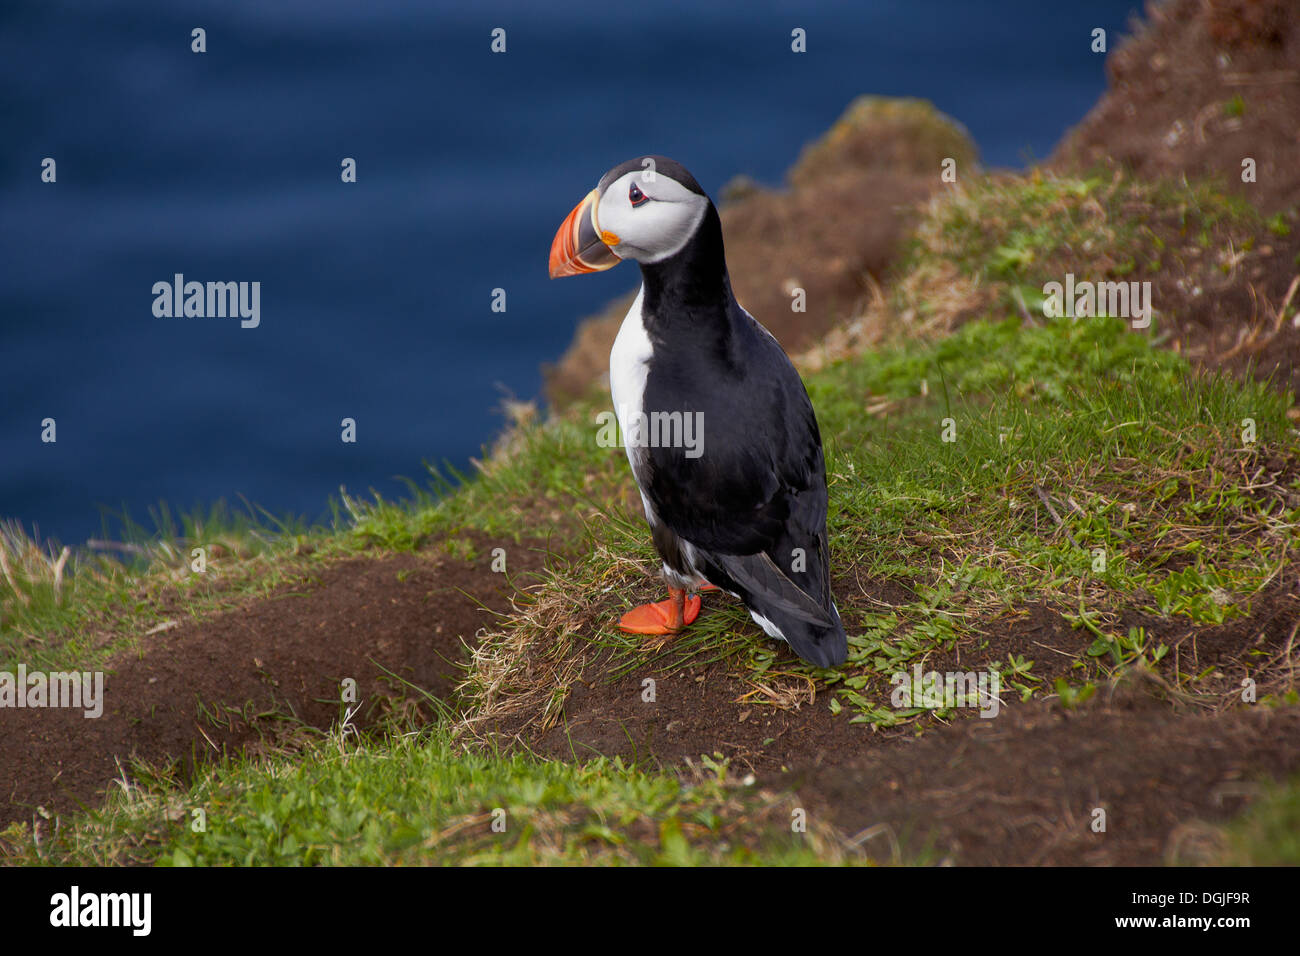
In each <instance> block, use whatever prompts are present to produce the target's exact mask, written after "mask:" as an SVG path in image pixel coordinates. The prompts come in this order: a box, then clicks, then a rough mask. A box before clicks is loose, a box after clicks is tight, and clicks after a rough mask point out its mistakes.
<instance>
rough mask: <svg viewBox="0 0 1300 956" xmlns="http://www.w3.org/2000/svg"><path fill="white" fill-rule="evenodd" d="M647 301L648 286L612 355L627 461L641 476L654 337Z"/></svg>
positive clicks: (611, 379)
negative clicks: (645, 317)
mask: <svg viewBox="0 0 1300 956" xmlns="http://www.w3.org/2000/svg"><path fill="white" fill-rule="evenodd" d="M643 298H645V286H642V287H641V291H640V292H638V293H637V297H636V301H635V302H633V303H632V308H630V309H629V310H628V313H627V316H626V317H625V318H624V319H623V324H622V325H621V326H620V327H619V330H618V338H616V339H614V347H613V348H612V349H611V350H610V353H609V393H610V396H611V397H612V398H613V400H614V414H615V415H617V416H618V427H619V428H620V429H621V430H622V432H623V441H624V443H625V444H626V450H627V460H628V462H629V463H630V464H631V465H632V474H633V475H634V476H636V477H637V483H638V484H640V476H639V475H637V457H638V456H637V455H635V454H634V452H636V451H637V448H636V447H635V446H636V442H637V431H638V430H637V421H638V418H639V417H640V415H641V412H642V411H643V405H644V398H645V380H646V373H647V372H648V365H647V363H648V362H649V361H650V352H651V349H650V336H649V335H648V334H646V330H645V325H644V323H643V322H642V321H641V300H642V299H643Z"/></svg>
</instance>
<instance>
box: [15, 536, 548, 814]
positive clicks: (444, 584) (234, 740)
mask: <svg viewBox="0 0 1300 956" xmlns="http://www.w3.org/2000/svg"><path fill="white" fill-rule="evenodd" d="M467 537H470V538H471V540H473V536H467ZM480 550H481V551H482V552H483V553H484V554H488V553H490V548H486V549H483V548H480ZM542 564H543V554H542V553H541V552H540V551H539V550H538V549H535V548H533V547H530V546H527V545H523V546H519V547H515V548H511V549H510V553H509V568H510V574H509V576H507V575H506V574H502V573H497V572H494V571H493V570H492V569H491V567H490V562H489V561H488V560H487V559H486V558H483V559H479V560H474V561H468V560H463V559H460V558H455V557H451V556H450V555H448V554H447V553H446V552H445V551H443V550H440V549H435V548H429V549H426V550H424V551H421V552H418V553H415V554H396V555H388V556H384V557H378V558H376V557H357V558H352V559H348V560H345V561H342V562H340V563H338V564H334V565H332V566H330V567H328V568H326V569H324V570H322V571H320V572H319V573H317V574H316V575H315V576H314V577H313V578H311V579H309V580H307V581H305V582H302V583H299V584H296V585H291V586H289V587H286V588H282V589H280V590H279V591H278V592H276V593H274V594H272V595H270V596H269V597H260V598H257V599H255V600H249V601H247V602H246V603H244V604H243V606H241V607H237V608H236V609H234V610H230V611H226V612H224V613H221V614H217V615H215V616H212V617H207V618H203V619H197V620H194V619H189V620H187V619H183V613H184V612H183V611H181V612H180V614H179V615H178V616H179V617H182V619H181V620H179V621H178V622H177V624H176V626H174V627H171V628H168V629H166V630H161V631H159V632H157V633H154V634H150V635H148V636H146V637H144V638H142V640H141V647H140V649H139V650H138V651H135V650H133V651H128V652H125V653H122V654H120V655H118V656H117V657H116V659H114V660H112V661H111V662H109V664H108V665H106V666H105V667H104V668H103V670H104V671H105V678H104V691H103V700H104V710H103V714H102V716H100V717H97V718H87V717H86V716H85V715H84V713H83V711H81V710H73V709H42V710H27V709H22V710H18V709H5V710H4V711H3V712H0V731H2V732H0V829H2V828H3V827H4V826H5V825H6V824H8V823H11V822H14V821H23V820H27V821H30V820H32V818H33V816H34V815H40V811H39V810H38V808H44V810H45V811H46V812H47V813H50V814H53V813H58V812H67V811H70V810H73V809H76V808H77V807H85V806H89V807H93V806H97V805H99V803H100V802H101V795H102V794H103V792H104V791H105V790H106V789H108V788H110V787H111V786H113V785H114V781H115V780H116V779H118V778H120V777H122V776H123V773H124V768H127V769H129V767H130V765H131V762H132V761H134V760H140V761H143V762H145V763H148V764H150V765H152V766H167V765H177V764H179V765H180V768H181V769H182V770H183V772H185V773H189V772H192V770H193V768H194V764H195V761H196V760H200V761H202V760H212V759H216V758H219V757H221V756H222V755H223V754H226V753H235V752H238V751H240V750H249V749H250V748H252V749H255V748H256V747H257V746H258V745H259V742H260V741H261V740H263V739H264V738H265V739H268V740H270V741H273V742H274V743H276V744H279V745H283V744H285V743H286V742H287V741H288V740H290V739H291V738H292V735H293V734H294V733H296V732H301V730H302V729H303V728H304V727H309V728H316V729H319V730H323V729H327V728H329V727H330V726H331V725H332V724H336V723H337V722H338V721H339V718H340V717H341V716H342V709H341V703H340V700H341V696H342V694H341V686H342V684H341V682H342V681H343V680H344V679H345V678H352V679H354V680H355V681H356V684H357V692H356V701H357V703H358V704H359V705H360V709H359V710H358V712H357V713H356V715H355V716H354V718H353V721H352V722H353V723H354V724H356V725H357V726H359V727H366V726H368V725H371V724H373V723H374V722H375V721H376V720H378V719H379V718H381V717H383V716H384V715H385V714H386V713H391V711H392V710H393V708H408V709H410V708H421V707H424V706H425V704H424V700H425V699H424V698H423V697H422V695H420V694H419V693H418V692H416V691H414V690H411V689H410V688H409V687H407V686H406V685H404V684H403V683H402V681H407V682H409V683H410V684H412V685H414V686H415V687H417V688H420V689H421V690H424V691H427V692H429V693H430V694H433V695H434V696H437V697H439V698H442V699H445V700H447V701H451V700H452V699H453V693H452V692H453V690H454V688H455V685H456V683H457V681H458V680H459V679H460V677H461V674H462V665H463V664H464V662H465V660H466V659H467V657H468V654H467V650H466V648H467V646H472V645H473V644H474V643H475V642H476V637H477V634H478V632H479V631H480V629H482V628H485V627H488V626H490V625H492V624H493V623H494V622H495V617H496V615H498V614H501V613H505V612H506V611H508V610H509V609H510V603H511V598H512V596H513V595H514V594H515V593H516V588H517V587H521V586H524V585H525V584H526V583H527V582H528V581H529V580H530V576H531V575H532V574H533V573H534V572H536V571H538V570H539V569H540V568H541V567H542ZM394 675H395V676H394Z"/></svg>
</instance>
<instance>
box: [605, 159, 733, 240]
mask: <svg viewBox="0 0 1300 956" xmlns="http://www.w3.org/2000/svg"><path fill="white" fill-rule="evenodd" d="M633 186H635V187H636V188H637V190H639V191H640V194H641V196H643V197H645V198H644V199H642V200H640V201H638V202H637V204H636V205H633V201H634V200H633V198H632V196H633V195H634V194H633V192H632V187H633ZM708 206H709V201H708V199H706V198H705V197H704V196H701V195H700V194H699V193H694V192H691V191H690V190H689V189H687V188H686V187H685V186H683V185H682V184H681V183H679V182H677V181H676V180H675V179H670V178H669V177H667V176H665V175H664V174H663V173H655V174H654V179H653V180H652V181H647V179H646V173H645V170H639V169H634V170H632V171H630V172H627V173H624V174H623V175H622V176H620V177H619V178H618V179H616V180H614V181H613V182H612V183H610V184H609V186H608V187H607V188H606V189H605V191H604V192H603V193H601V196H600V205H599V206H598V207H597V209H596V219H597V221H598V222H599V223H600V229H601V231H602V232H606V233H613V234H614V235H616V236H618V239H619V241H618V243H617V244H616V245H613V246H611V247H610V248H611V249H613V250H614V252H615V253H616V254H617V255H618V256H620V257H621V258H623V259H634V260H636V261H637V262H659V261H661V260H663V259H667V258H668V257H669V256H671V255H673V254H675V253H676V252H678V251H679V250H680V249H681V248H682V246H684V245H686V243H687V241H688V240H689V239H690V238H691V236H693V235H694V234H695V230H696V229H697V228H698V227H699V225H700V220H701V219H703V218H704V211H705V210H706V209H708Z"/></svg>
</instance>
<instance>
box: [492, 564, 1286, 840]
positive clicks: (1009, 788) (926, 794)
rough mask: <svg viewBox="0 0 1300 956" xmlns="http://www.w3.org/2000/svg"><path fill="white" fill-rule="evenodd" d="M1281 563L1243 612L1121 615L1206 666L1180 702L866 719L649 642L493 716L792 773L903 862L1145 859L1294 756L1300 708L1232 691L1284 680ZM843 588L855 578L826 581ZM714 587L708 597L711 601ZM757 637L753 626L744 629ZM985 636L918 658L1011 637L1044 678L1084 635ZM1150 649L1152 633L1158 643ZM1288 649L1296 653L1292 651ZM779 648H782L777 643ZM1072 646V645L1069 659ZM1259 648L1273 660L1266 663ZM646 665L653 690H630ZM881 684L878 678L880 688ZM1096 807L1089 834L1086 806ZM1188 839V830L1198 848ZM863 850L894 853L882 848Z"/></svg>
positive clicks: (995, 625) (565, 745) (605, 747)
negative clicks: (919, 719) (893, 845)
mask: <svg viewBox="0 0 1300 956" xmlns="http://www.w3.org/2000/svg"><path fill="white" fill-rule="evenodd" d="M1294 570H1295V569H1293V571H1292V572H1290V573H1288V574H1287V575H1286V576H1285V577H1286V580H1287V581H1290V584H1287V583H1285V582H1284V581H1282V580H1279V581H1278V582H1276V583H1275V584H1274V585H1273V586H1271V588H1270V589H1268V590H1266V591H1265V592H1263V593H1262V594H1260V595H1258V596H1256V598H1255V599H1254V600H1253V602H1252V604H1251V608H1250V614H1249V616H1248V617H1243V618H1238V619H1235V620H1232V621H1229V622H1227V623H1225V624H1223V625H1219V626H1215V627H1197V626H1193V625H1191V624H1190V623H1188V622H1187V621H1186V619H1163V618H1158V617H1152V616H1149V615H1142V616H1139V617H1133V616H1131V615H1130V616H1128V617H1121V619H1120V621H1119V624H1118V625H1117V626H1118V627H1123V628H1127V627H1129V626H1143V627H1145V628H1146V629H1147V633H1148V634H1149V635H1151V637H1152V638H1153V641H1160V642H1164V643H1166V644H1168V645H1169V646H1170V648H1171V650H1170V652H1169V656H1168V657H1167V659H1166V660H1167V661H1172V660H1174V659H1175V654H1177V660H1178V665H1179V667H1180V669H1181V671H1182V672H1183V673H1192V674H1197V673H1201V672H1202V671H1205V670H1214V671H1215V672H1214V673H1212V674H1211V675H1209V676H1208V677H1207V678H1206V679H1205V680H1204V681H1202V682H1201V683H1200V684H1198V685H1197V687H1198V689H1199V690H1201V691H1203V692H1204V693H1203V696H1197V697H1196V698H1194V699H1193V698H1191V697H1189V696H1188V695H1186V694H1184V693H1182V692H1179V691H1176V690H1173V689H1171V688H1170V687H1169V686H1168V685H1167V684H1166V683H1165V681H1164V680H1163V679H1162V678H1160V677H1158V676H1149V675H1148V673H1147V672H1145V671H1141V670H1137V671H1130V672H1129V673H1130V674H1132V675H1134V676H1132V677H1130V678H1128V679H1127V680H1126V681H1124V682H1122V683H1121V684H1119V685H1116V684H1111V683H1103V684H1102V685H1101V686H1100V689H1099V691H1098V693H1097V695H1096V696H1095V697H1094V699H1093V700H1092V701H1090V702H1089V703H1088V704H1087V705H1085V706H1083V707H1081V708H1078V709H1074V710H1067V709H1065V708H1063V707H1062V706H1061V705H1060V704H1059V702H1057V701H1055V700H1050V699H1049V700H1045V701H1044V700H1038V701H1033V702H1031V703H1028V704H1020V703H1019V702H1018V701H1016V700H1015V695H1014V694H1012V693H1010V692H1008V691H1006V689H1004V692H1003V699H1004V704H1003V707H1002V710H1001V712H1000V714H999V715H998V716H997V717H995V718H993V719H980V718H978V717H975V716H962V717H959V718H956V719H954V720H953V721H952V722H951V723H946V722H941V721H938V720H936V719H929V720H927V721H926V722H925V724H924V728H925V729H926V731H927V732H926V733H925V734H924V736H918V731H919V730H920V729H922V728H921V725H919V724H908V725H903V726H900V727H895V728H891V729H887V730H872V729H871V728H869V727H867V726H864V725H855V724H851V723H850V722H849V710H848V708H845V710H844V711H843V712H842V713H841V714H839V715H838V716H837V715H833V714H832V713H831V712H830V709H829V706H828V694H827V689H826V688H817V687H814V686H813V685H812V684H811V683H810V682H808V681H806V680H804V679H801V678H796V677H784V678H782V677H777V678H774V679H772V680H769V681H767V682H766V684H765V685H763V686H760V685H759V684H758V683H756V682H751V681H747V680H744V679H741V678H740V677H738V676H737V675H736V674H735V672H734V670H733V668H732V667H729V666H728V664H727V663H726V662H725V661H721V662H712V663H709V664H705V665H686V666H677V665H675V664H674V663H673V657H672V654H671V652H664V653H661V654H659V655H658V656H655V655H648V656H647V659H646V660H645V661H644V662H643V663H641V664H639V665H638V666H637V667H636V668H635V669H634V670H632V671H630V672H628V673H626V674H625V675H624V676H621V677H618V678H614V679H611V677H610V674H611V669H610V662H609V660H608V659H601V660H598V661H596V662H594V663H593V664H591V665H589V666H588V668H587V670H586V671H585V672H584V674H583V676H582V678H581V679H580V680H579V681H578V682H576V683H575V684H574V685H573V687H572V688H571V691H570V694H569V697H568V698H567V700H566V702H565V705H564V711H563V715H562V718H561V720H560V721H559V722H558V723H557V724H555V725H554V726H551V727H549V728H542V727H540V726H538V725H536V724H532V725H527V724H524V723H522V722H515V723H512V724H509V725H507V724H503V725H500V726H498V727H496V728H495V730H496V732H497V733H499V734H501V735H502V736H503V737H505V738H513V737H516V735H518V736H519V737H520V738H521V739H522V740H523V741H524V742H525V743H526V744H527V745H528V746H529V747H530V748H532V749H533V750H534V751H536V752H537V753H538V754H540V755H542V756H545V757H551V758H555V759H583V758H587V757H591V756H594V755H596V754H605V755H608V756H615V755H618V756H621V757H623V758H625V759H630V760H634V761H637V762H639V763H641V764H642V765H646V766H664V767H674V766H679V765H680V764H681V762H682V761H683V760H698V758H699V757H700V756H701V755H712V754H715V753H721V754H723V755H724V756H726V757H728V758H730V760H731V761H732V768H733V773H734V772H737V771H738V772H740V773H753V774H755V775H756V778H757V783H758V784H759V785H760V786H764V787H768V788H771V789H775V790H782V789H786V788H793V789H794V790H795V791H796V793H797V795H798V797H799V799H800V800H801V801H803V802H804V805H805V806H807V807H808V808H809V809H810V812H812V813H816V814H820V815H822V819H823V820H825V821H829V822H831V823H832V824H833V825H834V826H836V827H838V828H839V829H840V830H842V831H843V832H845V833H846V834H848V835H852V834H855V833H859V832H860V831H863V830H866V829H867V828H869V827H875V826H877V825H880V824H883V825H885V826H884V827H882V828H881V829H880V830H879V832H880V833H882V834H883V833H886V832H888V833H892V834H893V836H894V838H895V839H896V840H898V841H900V842H901V844H902V854H903V857H904V858H906V859H917V858H918V856H920V857H922V858H927V859H932V860H938V859H949V860H952V861H954V862H957V863H963V864H1007V863H1013V864H1044V863H1046V864H1073V865H1084V864H1107V865H1114V864H1124V865H1136V864H1154V863H1161V862H1165V861H1166V860H1167V859H1173V858H1174V857H1177V858H1178V859H1180V860H1185V858H1186V857H1187V855H1188V854H1192V853H1194V852H1197V851H1196V850H1195V848H1194V847H1192V846H1191V845H1190V844H1188V845H1184V844H1187V842H1188V841H1189V840H1191V841H1192V842H1193V843H1195V839H1193V838H1197V839H1199V838H1200V837H1201V835H1202V831H1201V830H1200V829H1198V827H1199V826H1200V823H1198V822H1197V821H1202V822H1217V821H1223V820H1226V819H1228V818H1230V817H1232V816H1234V815H1235V814H1237V813H1238V812H1240V810H1241V809H1242V808H1243V807H1244V805H1245V802H1246V799H1245V798H1247V797H1249V796H1250V795H1251V794H1252V793H1253V792H1254V789H1253V788H1254V785H1255V783H1256V782H1257V780H1260V779H1270V778H1276V777H1282V776H1285V775H1287V774H1291V773H1294V772H1297V771H1298V770H1300V708H1296V707H1294V706H1291V707H1280V708H1276V709H1274V708H1272V707H1270V706H1268V705H1265V704H1255V705H1244V704H1240V703H1239V702H1238V697H1237V691H1238V689H1239V686H1240V679H1241V677H1242V676H1243V675H1245V674H1247V673H1249V674H1252V675H1254V676H1255V677H1256V679H1257V680H1258V681H1259V691H1258V694H1259V697H1260V698H1261V699H1262V698H1263V697H1264V696H1265V695H1267V694H1269V693H1277V692H1279V691H1280V690H1282V689H1285V688H1286V687H1290V686H1293V685H1294V654H1295V653H1296V648H1295V640H1296V631H1295V628H1296V626H1297V623H1300V595H1297V594H1296V593H1294V592H1295V587H1294V582H1295V579H1296V574H1295V573H1294ZM837 586H838V587H839V589H840V590H843V589H844V588H845V587H847V586H849V585H847V584H846V583H845V582H839V583H838V584H837ZM720 600H726V599H725V598H717V597H710V598H709V599H708V602H709V603H716V602H718V601H720ZM752 630H754V634H753V639H754V640H756V641H762V640H764V639H763V638H762V637H761V635H760V634H758V632H757V630H756V629H752ZM980 630H981V631H983V632H984V636H983V637H981V638H979V639H978V640H974V641H968V642H966V643H965V644H963V645H960V646H959V647H958V648H956V649H954V650H952V651H949V652H946V653H945V654H943V655H938V656H936V657H935V658H933V659H932V660H931V661H930V662H929V663H928V664H927V669H935V670H940V671H944V670H948V669H958V668H960V669H963V670H966V669H973V668H978V667H979V666H980V665H981V664H982V663H983V662H987V661H990V660H994V659H1001V660H1005V659H1006V655H1007V654H1008V653H1010V652H1013V651H1014V652H1015V653H1018V654H1023V655H1025V656H1027V657H1029V658H1031V659H1032V660H1033V661H1034V673H1035V674H1037V675H1038V676H1039V677H1041V678H1043V679H1044V684H1045V686H1047V687H1050V686H1051V685H1052V683H1053V681H1054V679H1055V678H1056V677H1058V676H1069V677H1070V678H1071V679H1072V680H1077V679H1078V676H1079V675H1078V673H1077V672H1075V671H1073V670H1072V668H1071V665H1072V662H1073V660H1074V659H1076V658H1077V656H1078V655H1079V654H1080V652H1081V651H1082V650H1083V649H1084V648H1086V647H1087V645H1088V644H1090V643H1091V635H1089V634H1087V633H1086V632H1085V631H1082V630H1079V629H1075V628H1073V627H1072V626H1071V625H1070V623H1069V622H1068V621H1067V620H1066V619H1065V618H1064V617H1063V616H1062V614H1061V613H1060V612H1059V611H1058V610H1056V609H1053V608H1050V607H1048V606H1046V605H1042V604H1038V605H1031V606H1029V607H1027V608H1024V609H1021V610H1018V611H1016V612H1013V613H1010V614H1006V615H1000V616H999V617H997V618H995V619H993V620H990V621H989V622H987V623H986V624H985V625H983V626H982V627H981V628H980ZM1153 646H1154V644H1153ZM1288 652H1290V653H1291V655H1292V656H1291V657H1288V656H1287V655H1288ZM781 653H782V656H783V657H784V656H787V655H788V651H784V650H783V651H782V652H781ZM1067 655H1068V656H1067ZM1265 662H1266V663H1265ZM646 678H653V679H654V681H655V688H654V690H655V699H654V701H653V702H647V701H646V700H645V699H644V698H643V693H644V691H645V685H644V684H643V681H644V680H645V679H646ZM882 688H883V692H884V693H885V694H886V695H887V692H888V688H887V686H885V685H883V684H882V687H880V688H873V690H874V691H875V692H877V693H879V692H881V690H882ZM1094 807H1103V808H1104V809H1105V810H1106V812H1107V814H1108V817H1109V822H1108V828H1107V832H1106V833H1105V834H1097V833H1093V832H1092V830H1091V829H1090V824H1091V822H1092V819H1093V817H1092V809H1093V808H1094ZM1198 845H1199V844H1198ZM869 849H870V850H871V851H872V852H874V853H876V854H878V855H881V856H883V857H884V858H889V856H890V851H889V847H888V844H887V843H886V842H882V843H880V844H875V843H873V844H872V845H871V846H870V848H869Z"/></svg>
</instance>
